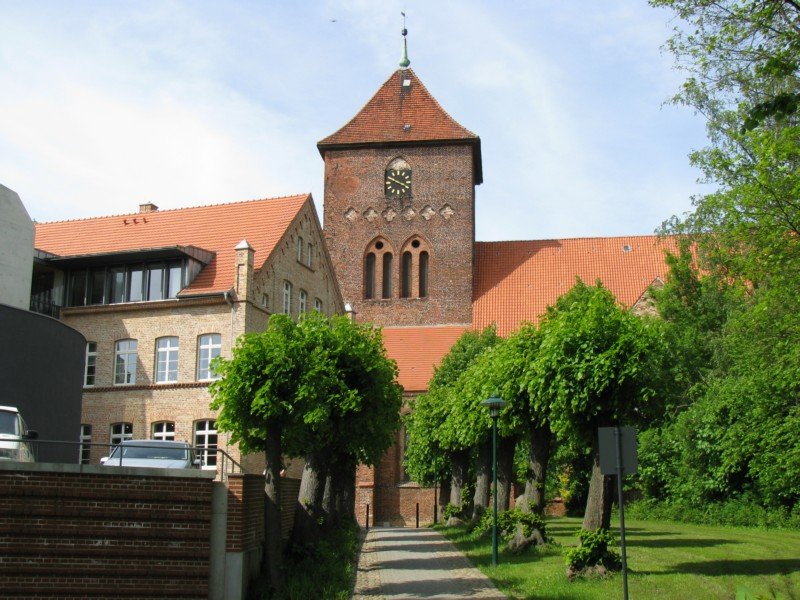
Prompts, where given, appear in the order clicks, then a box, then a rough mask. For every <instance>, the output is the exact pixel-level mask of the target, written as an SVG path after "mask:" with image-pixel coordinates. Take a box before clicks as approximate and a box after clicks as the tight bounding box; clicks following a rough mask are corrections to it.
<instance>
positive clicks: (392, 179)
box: [387, 177, 408, 188]
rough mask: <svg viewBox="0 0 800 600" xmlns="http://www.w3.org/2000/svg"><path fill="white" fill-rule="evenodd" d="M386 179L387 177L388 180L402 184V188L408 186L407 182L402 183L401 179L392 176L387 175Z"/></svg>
mask: <svg viewBox="0 0 800 600" xmlns="http://www.w3.org/2000/svg"><path fill="white" fill-rule="evenodd" d="M387 179H388V180H389V181H394V182H395V183H398V184H400V185H402V186H403V187H404V188H407V187H408V184H407V183H403V182H402V181H398V180H397V179H395V178H394V177H387Z"/></svg>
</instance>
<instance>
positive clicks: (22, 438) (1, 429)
mask: <svg viewBox="0 0 800 600" xmlns="http://www.w3.org/2000/svg"><path fill="white" fill-rule="evenodd" d="M38 437H39V434H38V433H36V432H35V431H33V430H31V429H28V427H27V426H26V425H25V421H24V420H23V419H22V416H21V415H20V414H19V411H18V410H17V409H16V408H15V407H13V406H0V460H16V461H19V462H34V460H35V459H34V457H33V452H31V447H30V444H28V440H35V439H36V438H38Z"/></svg>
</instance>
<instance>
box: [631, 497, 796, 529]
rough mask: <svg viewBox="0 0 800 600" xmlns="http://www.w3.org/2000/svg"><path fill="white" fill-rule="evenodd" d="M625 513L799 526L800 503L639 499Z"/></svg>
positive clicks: (666, 518) (736, 523) (705, 522)
mask: <svg viewBox="0 0 800 600" xmlns="http://www.w3.org/2000/svg"><path fill="white" fill-rule="evenodd" d="M625 516H627V517H630V518H632V519H643V520H648V519H649V520H656V521H659V520H660V521H678V522H682V523H695V524H698V525H731V526H738V527H767V528H773V529H800V505H798V506H795V508H794V510H792V511H789V509H787V508H765V507H763V506H760V505H758V504H756V503H754V502H747V501H744V500H728V501H727V502H708V503H705V504H693V503H689V502H680V501H679V502H658V501H655V500H640V501H637V502H634V503H632V504H630V505H628V506H626V507H625Z"/></svg>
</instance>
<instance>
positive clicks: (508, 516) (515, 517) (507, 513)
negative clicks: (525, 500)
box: [473, 508, 548, 541]
mask: <svg viewBox="0 0 800 600" xmlns="http://www.w3.org/2000/svg"><path fill="white" fill-rule="evenodd" d="M493 523H494V517H493V513H492V511H490V510H487V511H486V512H485V513H483V516H482V517H481V519H480V521H478V523H477V524H476V526H475V528H474V529H473V532H474V533H475V535H476V536H483V535H486V534H488V533H490V532H491V531H492V525H493ZM517 524H522V533H523V535H524V536H525V537H530V536H531V535H532V534H533V531H534V530H535V529H538V530H539V533H541V534H542V538H543V539H544V540H545V541H547V539H548V538H547V527H546V525H545V522H544V519H543V518H542V517H541V516H540V515H538V514H535V513H524V512H522V511H521V510H520V509H518V508H512V509H510V510H504V511H502V512H499V513H497V533H498V536H499V537H502V538H503V539H505V540H510V539H511V538H512V537H514V533H515V532H516V529H517Z"/></svg>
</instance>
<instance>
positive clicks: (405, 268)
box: [400, 252, 411, 298]
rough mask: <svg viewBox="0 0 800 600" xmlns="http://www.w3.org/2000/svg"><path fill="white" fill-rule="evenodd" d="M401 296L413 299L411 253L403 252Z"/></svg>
mask: <svg viewBox="0 0 800 600" xmlns="http://www.w3.org/2000/svg"><path fill="white" fill-rule="evenodd" d="M400 296H401V297H402V298H410V297H411V252H403V262H402V264H401V266H400Z"/></svg>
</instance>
